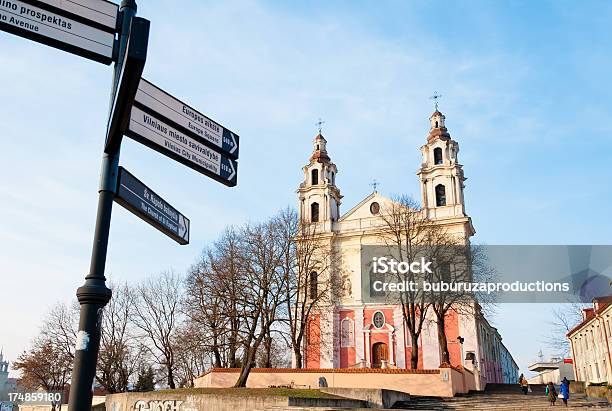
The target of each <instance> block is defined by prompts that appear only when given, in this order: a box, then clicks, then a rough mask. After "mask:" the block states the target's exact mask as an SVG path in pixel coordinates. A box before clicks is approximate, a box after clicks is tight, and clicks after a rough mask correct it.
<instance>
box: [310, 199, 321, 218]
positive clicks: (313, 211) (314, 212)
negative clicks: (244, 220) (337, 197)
mask: <svg viewBox="0 0 612 411" xmlns="http://www.w3.org/2000/svg"><path fill="white" fill-rule="evenodd" d="M310 221H312V222H313V223H318V222H319V203H312V204H311V205H310Z"/></svg>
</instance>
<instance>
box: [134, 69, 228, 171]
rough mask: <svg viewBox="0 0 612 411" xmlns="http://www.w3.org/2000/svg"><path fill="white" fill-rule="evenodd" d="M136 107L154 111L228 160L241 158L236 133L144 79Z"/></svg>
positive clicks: (138, 93) (140, 85) (139, 89)
mask: <svg viewBox="0 0 612 411" xmlns="http://www.w3.org/2000/svg"><path fill="white" fill-rule="evenodd" d="M135 104H136V105H138V106H139V107H140V108H142V109H144V110H151V111H152V112H154V113H156V114H159V116H161V117H162V118H164V119H165V120H168V121H170V122H171V123H173V124H174V125H176V126H178V127H180V128H182V129H183V130H184V131H185V132H186V133H188V134H193V135H195V136H196V137H199V138H201V139H202V140H203V142H204V144H208V145H210V146H211V147H213V148H219V149H221V150H222V151H223V152H224V154H226V155H227V156H228V157H231V158H233V159H237V158H238V144H239V137H238V135H237V134H236V133H234V132H232V131H230V130H228V129H227V128H225V127H223V126H221V125H220V124H218V123H216V122H214V121H213V120H211V119H210V118H208V117H206V116H205V115H204V114H202V113H200V112H198V111H197V110H195V109H194V108H192V107H190V106H188V105H187V104H185V103H183V102H182V101H180V100H179V99H177V98H175V97H173V96H171V95H170V94H168V93H166V92H165V91H163V90H162V89H160V88H159V87H157V86H155V85H153V84H152V83H150V82H149V81H147V80H145V79H142V80H140V84H139V85H138V92H137V93H136V100H135Z"/></svg>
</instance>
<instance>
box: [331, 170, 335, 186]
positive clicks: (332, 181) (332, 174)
mask: <svg viewBox="0 0 612 411" xmlns="http://www.w3.org/2000/svg"><path fill="white" fill-rule="evenodd" d="M331 183H332V184H333V185H335V184H336V173H334V172H333V171H332V173H331Z"/></svg>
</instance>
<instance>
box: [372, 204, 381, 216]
mask: <svg viewBox="0 0 612 411" xmlns="http://www.w3.org/2000/svg"><path fill="white" fill-rule="evenodd" d="M370 213H372V214H374V215H376V214H378V213H380V204H378V203H377V202H376V201H374V202H373V203H372V204H370Z"/></svg>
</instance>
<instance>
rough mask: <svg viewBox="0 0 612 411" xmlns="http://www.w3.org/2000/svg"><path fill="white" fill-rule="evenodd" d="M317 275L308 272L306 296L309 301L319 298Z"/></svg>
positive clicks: (313, 272) (314, 272)
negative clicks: (308, 297)
mask: <svg viewBox="0 0 612 411" xmlns="http://www.w3.org/2000/svg"><path fill="white" fill-rule="evenodd" d="M318 286H319V274H317V272H316V271H311V272H310V278H308V295H309V296H310V298H311V299H313V300H314V299H315V298H317V297H318V296H319V291H318Z"/></svg>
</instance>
